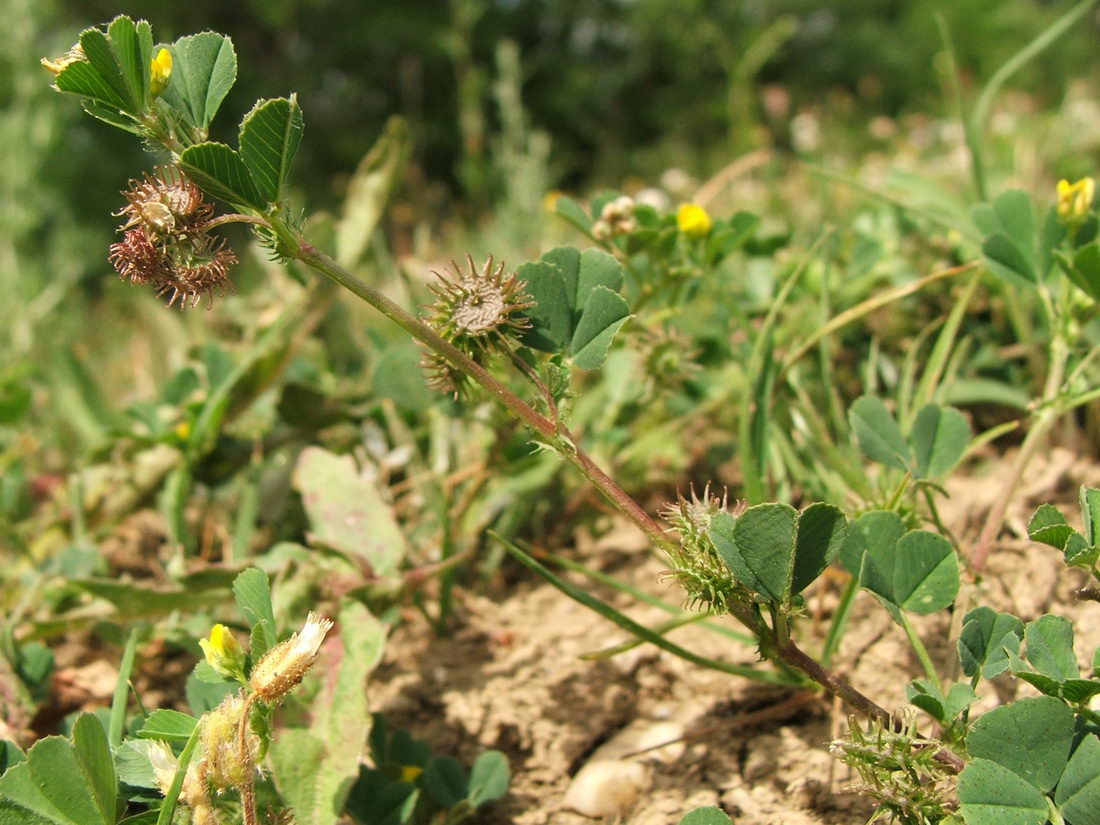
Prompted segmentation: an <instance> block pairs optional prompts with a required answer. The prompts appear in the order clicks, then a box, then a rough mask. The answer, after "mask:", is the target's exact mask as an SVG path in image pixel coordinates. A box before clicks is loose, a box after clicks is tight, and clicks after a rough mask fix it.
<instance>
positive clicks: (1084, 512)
mask: <svg viewBox="0 0 1100 825" xmlns="http://www.w3.org/2000/svg"><path fill="white" fill-rule="evenodd" d="M1077 498H1078V501H1079V502H1080V505H1081V521H1082V522H1083V523H1084V535H1085V541H1086V542H1087V543H1088V544H1089V545H1094V544H1096V543H1097V531H1098V530H1100V490H1098V489H1096V488H1095V487H1085V486H1084V485H1082V486H1081V489H1080V491H1079V492H1078V495H1077Z"/></svg>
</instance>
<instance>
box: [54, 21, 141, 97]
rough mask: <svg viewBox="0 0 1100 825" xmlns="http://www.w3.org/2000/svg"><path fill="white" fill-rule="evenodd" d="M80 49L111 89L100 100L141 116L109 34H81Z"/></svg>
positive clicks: (93, 30)
mask: <svg viewBox="0 0 1100 825" xmlns="http://www.w3.org/2000/svg"><path fill="white" fill-rule="evenodd" d="M80 47H81V48H82V49H83V50H84V57H85V58H87V60H88V64H89V65H91V67H92V68H93V69H94V70H95V72H96V74H97V75H99V80H100V83H101V84H102V85H103V86H105V87H106V88H108V89H110V92H109V93H108V96H106V97H100V98H99V99H100V100H103V102H104V103H110V104H112V105H114V106H117V107H118V108H119V109H122V110H123V111H126V112H130V113H131V114H139V113H140V112H141V110H142V108H143V106H142V105H141V102H140V101H138V100H135V99H134V97H133V95H132V93H131V90H130V86H129V84H128V83H127V81H126V78H125V77H123V74H122V67H121V66H120V65H119V62H118V57H117V56H116V53H115V48H114V46H113V45H112V44H111V41H110V39H109V38H108V37H107V34H106V33H105V32H103V31H102V30H100V29H85V30H84V31H82V32H81V33H80ZM76 65H79V64H78V63H73V64H71V66H70V68H71V67H72V66H76ZM61 74H65V72H62V73H61ZM60 79H61V75H58V80H60ZM59 88H60V87H59Z"/></svg>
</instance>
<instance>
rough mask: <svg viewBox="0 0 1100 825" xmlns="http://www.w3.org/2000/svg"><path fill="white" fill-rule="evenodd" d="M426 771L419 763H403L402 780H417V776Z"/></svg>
mask: <svg viewBox="0 0 1100 825" xmlns="http://www.w3.org/2000/svg"><path fill="white" fill-rule="evenodd" d="M423 772H424V769H423V768H421V767H420V766H419V765H402V766H401V781H402V782H415V781H416V777H418V776H420V774H422V773H423Z"/></svg>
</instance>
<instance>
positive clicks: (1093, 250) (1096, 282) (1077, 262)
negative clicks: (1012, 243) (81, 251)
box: [58, 78, 1100, 301]
mask: <svg viewBox="0 0 1100 825" xmlns="http://www.w3.org/2000/svg"><path fill="white" fill-rule="evenodd" d="M58 79H59V80H60V78H58ZM1063 269H1064V271H1065V273H1066V275H1067V277H1069V279H1070V280H1071V281H1073V283H1074V284H1076V285H1077V286H1078V287H1080V288H1081V291H1082V292H1084V293H1085V294H1086V295H1088V296H1089V297H1090V298H1092V300H1094V301H1100V244H1096V243H1090V244H1089V245H1087V246H1083V247H1081V248H1080V249H1079V250H1077V254H1076V255H1074V256H1073V262H1072V263H1071V264H1069V265H1068V266H1064V267H1063Z"/></svg>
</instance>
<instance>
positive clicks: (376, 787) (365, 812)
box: [347, 765, 416, 825]
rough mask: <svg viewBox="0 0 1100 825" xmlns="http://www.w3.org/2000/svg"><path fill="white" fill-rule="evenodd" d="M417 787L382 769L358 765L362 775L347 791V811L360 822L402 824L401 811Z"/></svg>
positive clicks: (365, 823)
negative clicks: (395, 780)
mask: <svg viewBox="0 0 1100 825" xmlns="http://www.w3.org/2000/svg"><path fill="white" fill-rule="evenodd" d="M415 791H416V786H415V785H413V784H412V783H411V782H394V781H392V780H390V778H389V777H388V776H387V775H386V774H385V773H384V772H383V771H380V770H374V769H372V768H368V767H366V766H365V765H362V766H360V768H359V778H358V779H357V780H356V781H355V785H353V786H352V789H351V793H349V794H348V804H347V812H348V813H349V814H350V815H351V817H352V819H354V820H355V822H356V823H359V825H401V824H402V823H403V822H405V821H406V820H405V819H403V818H402V816H401V812H402V809H403V808H404V806H405V803H406V801H407V800H408V799H409V797H410V796H411V795H412V794H413V793H414V792H415Z"/></svg>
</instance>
